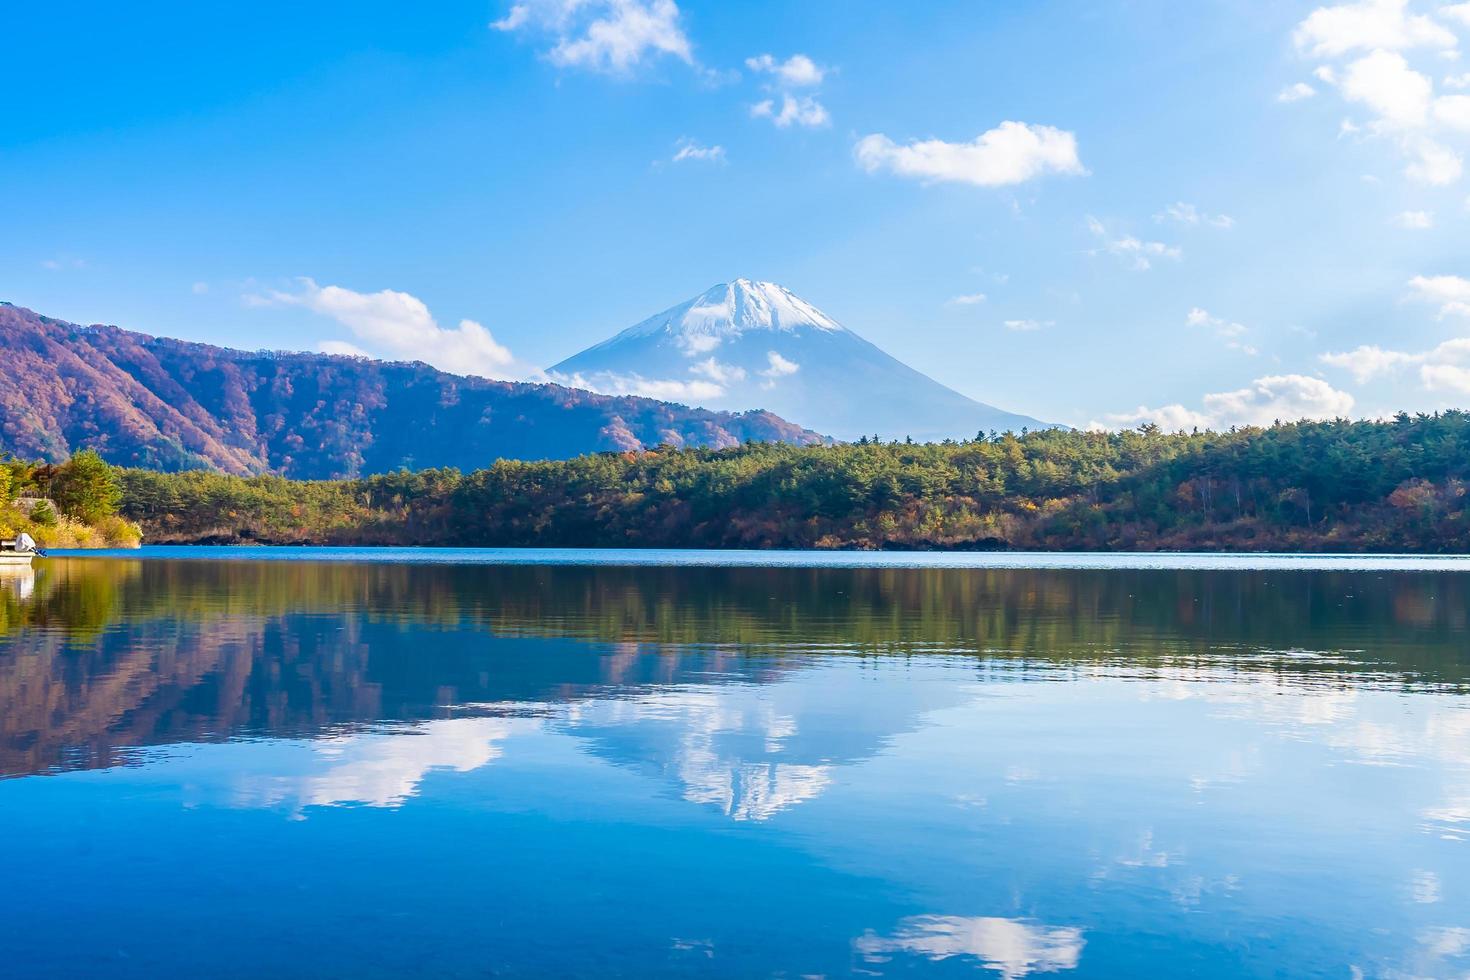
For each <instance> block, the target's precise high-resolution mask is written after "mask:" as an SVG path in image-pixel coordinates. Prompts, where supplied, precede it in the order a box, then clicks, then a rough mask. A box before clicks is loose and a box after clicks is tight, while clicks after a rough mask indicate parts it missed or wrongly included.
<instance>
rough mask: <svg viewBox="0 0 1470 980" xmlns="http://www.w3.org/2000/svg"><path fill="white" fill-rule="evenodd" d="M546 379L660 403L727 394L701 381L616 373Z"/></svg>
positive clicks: (554, 375) (719, 386)
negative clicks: (651, 399)
mask: <svg viewBox="0 0 1470 980" xmlns="http://www.w3.org/2000/svg"><path fill="white" fill-rule="evenodd" d="M547 377H548V378H550V379H551V380H552V381H554V382H555V383H557V384H559V385H566V386H567V387H568V388H585V389H587V390H588V391H596V392H600V393H601V394H604V395H637V396H639V397H641V398H657V399H659V400H660V401H676V402H702V401H708V400H710V399H715V398H719V397H721V396H722V395H724V394H725V386H724V385H722V384H717V383H716V382H714V381H705V380H699V379H695V380H682V379H679V378H645V377H643V376H642V375H640V374H619V373H616V372H613V371H599V372H597V373H595V374H561V373H559V372H551V373H549V374H548V375H547Z"/></svg>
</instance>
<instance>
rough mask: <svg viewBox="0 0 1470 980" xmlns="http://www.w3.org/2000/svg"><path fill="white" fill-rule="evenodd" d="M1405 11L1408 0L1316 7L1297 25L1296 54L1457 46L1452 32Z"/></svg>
mask: <svg viewBox="0 0 1470 980" xmlns="http://www.w3.org/2000/svg"><path fill="white" fill-rule="evenodd" d="M1407 8H1408V0H1360V2H1358V3H1344V4H1339V5H1338V6H1335V7H1318V8H1317V9H1316V10H1314V11H1312V12H1311V13H1310V14H1308V15H1307V18H1306V20H1303V21H1302V22H1301V23H1300V24H1298V25H1297V28H1296V31H1295V32H1294V33H1293V34H1292V40H1294V41H1295V42H1296V46H1297V49H1298V50H1299V51H1301V52H1302V53H1304V54H1308V55H1312V56H1313V57H1318V58H1324V57H1328V58H1330V57H1337V56H1339V55H1343V54H1347V53H1348V52H1350V51H1357V50H1364V51H1366V50H1373V49H1385V50H1391V51H1398V50H1404V49H1408V48H1419V47H1426V48H1436V49H1440V50H1452V49H1453V48H1455V47H1456V45H1457V43H1458V42H1457V39H1456V38H1455V35H1454V33H1453V32H1451V31H1449V30H1448V29H1446V28H1445V27H1443V26H1442V25H1440V24H1437V23H1435V22H1434V21H1433V20H1432V19H1430V18H1429V17H1426V16H1424V15H1422V14H1410V13H1409V12H1408V9H1407Z"/></svg>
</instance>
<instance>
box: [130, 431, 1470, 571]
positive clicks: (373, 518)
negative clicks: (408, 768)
mask: <svg viewBox="0 0 1470 980" xmlns="http://www.w3.org/2000/svg"><path fill="white" fill-rule="evenodd" d="M118 480H119V485H120V488H121V502H120V507H121V514H122V515H123V516H124V517H126V518H128V519H129V520H132V521H136V522H138V523H139V524H141V525H142V527H143V529H144V532H145V534H146V536H147V538H148V539H149V540H150V541H155V542H159V541H171V542H203V541H213V542H247V541H257V542H269V543H302V544H306V543H312V544H426V545H477V546H550V547H577V546H600V547H640V548H646V547H698V548H965V549H973V548H1034V549H1084V550H1102V549H1143V550H1163V549H1193V548H1198V549H1209V550H1273V549H1281V550H1346V551H1413V552H1447V551H1466V550H1470V520H1467V513H1466V506H1467V503H1470V500H1467V498H1466V495H1465V487H1466V481H1467V480H1470V415H1467V414H1466V413H1464V412H1459V411H1451V412H1444V413H1437V414H1432V415H1413V416H1411V415H1407V414H1402V415H1399V416H1397V417H1396V418H1393V419H1390V420H1384V421H1359V422H1353V421H1347V420H1335V421H1327V422H1295V423H1279V424H1276V425H1273V426H1269V427H1264V428H1257V427H1251V428H1239V429H1232V430H1230V431H1226V432H1213V431H1207V432H1198V431H1196V432H1187V433H1185V432H1181V433H1166V432H1163V431H1161V430H1159V429H1158V428H1157V427H1154V426H1144V427H1142V428H1139V429H1134V430H1128V431H1122V432H1092V431H1071V430H1059V429H1047V430H1041V431H1034V432H1022V433H1019V434H1016V433H1005V434H996V433H988V434H980V435H977V437H976V438H974V439H970V440H954V441H946V442H940V443H911V442H907V441H905V442H896V441H883V440H880V439H877V438H864V439H860V440H858V441H857V442H853V443H844V444H840V445H831V446H805V447H798V446H791V445H786V444H780V443H747V444H746V445H743V446H739V447H736V448H731V449H719V450H715V449H675V448H670V447H664V448H659V449H656V450H652V451H645V452H622V453H598V454H592V455H586V456H579V457H576V458H573V459H568V460H557V461H525V460H504V459H503V460H498V461H496V462H494V463H493V464H492V465H490V466H488V467H486V468H484V469H479V470H475V471H473V472H469V473H462V472H460V471H458V470H454V469H427V470H419V471H408V470H402V471H399V472H395V473H388V474H382V475H378V476H371V477H366V478H362V479H355V480H340V481H293V480H287V479H284V478H281V477H275V476H257V477H234V476H225V475H222V474H219V473H214V472H208V471H191V472H182V473H159V472H154V471H149V470H140V469H128V470H122V471H120V472H119V473H118Z"/></svg>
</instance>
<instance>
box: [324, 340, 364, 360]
mask: <svg viewBox="0 0 1470 980" xmlns="http://www.w3.org/2000/svg"><path fill="white" fill-rule="evenodd" d="M316 349H317V350H319V351H321V352H322V353H323V354H339V355H342V356H344V357H371V356H372V355H371V354H369V353H368V352H367V351H365V350H363V349H362V348H361V347H359V346H357V345H356V344H352V343H348V342H347V341H345V340H324V341H322V342H321V343H320V344H317V345H316Z"/></svg>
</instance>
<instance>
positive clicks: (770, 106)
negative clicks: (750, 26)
mask: <svg viewBox="0 0 1470 980" xmlns="http://www.w3.org/2000/svg"><path fill="white" fill-rule="evenodd" d="M745 67H747V68H749V69H750V70H751V71H753V72H755V73H757V74H762V75H767V76H769V77H770V79H771V83H770V84H768V85H766V86H765V89H766V91H767V92H768V93H770V96H771V97H770V98H766V99H762V100H761V101H759V102H757V103H755V104H754V105H752V106H751V107H750V114H751V116H753V117H755V118H757V119H769V120H771V121H772V122H773V123H775V124H776V125H777V126H778V127H780V128H781V129H786V128H788V127H790V126H806V127H808V128H812V127H816V126H825V125H827V124H828V123H829V122H831V121H832V116H831V114H830V113H828V112H827V107H826V106H824V105H822V103H821V102H819V101H817V98H816V96H815V95H812V94H808V93H802V92H793V91H792V90H793V89H815V88H816V87H817V86H818V85H821V84H822V79H824V78H825V77H826V76H827V72H828V71H829V70H830V69H827V68H824V67H822V66H821V65H818V64H817V63H816V62H815V61H813V60H812V59H811V58H808V57H807V56H806V55H804V54H794V55H792V56H791V57H789V58H787V59H786V60H785V61H778V60H777V59H776V58H775V57H774V56H772V55H769V54H762V55H756V56H755V57H753V58H746V59H745Z"/></svg>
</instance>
